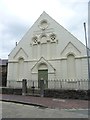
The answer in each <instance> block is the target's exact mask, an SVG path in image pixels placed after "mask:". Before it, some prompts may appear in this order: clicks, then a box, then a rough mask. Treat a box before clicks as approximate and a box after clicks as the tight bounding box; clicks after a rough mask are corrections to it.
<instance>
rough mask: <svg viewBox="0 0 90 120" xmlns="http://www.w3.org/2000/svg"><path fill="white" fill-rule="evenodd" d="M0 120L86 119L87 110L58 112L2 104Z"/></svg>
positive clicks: (28, 106) (21, 105)
mask: <svg viewBox="0 0 90 120" xmlns="http://www.w3.org/2000/svg"><path fill="white" fill-rule="evenodd" d="M0 103H1V102H0ZM0 115H1V114H0ZM0 117H1V116H0ZM2 118H88V110H87V109H84V110H83V109H82V110H75V109H71V110H68V109H61V110H60V109H50V108H40V107H35V106H30V105H23V104H16V103H11V102H2Z"/></svg>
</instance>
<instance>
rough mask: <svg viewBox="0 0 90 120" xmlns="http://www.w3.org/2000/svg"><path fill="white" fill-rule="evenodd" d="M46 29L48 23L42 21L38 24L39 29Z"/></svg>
mask: <svg viewBox="0 0 90 120" xmlns="http://www.w3.org/2000/svg"><path fill="white" fill-rule="evenodd" d="M47 27H48V22H47V20H42V21H41V22H40V28H41V29H43V30H44V29H46V28H47Z"/></svg>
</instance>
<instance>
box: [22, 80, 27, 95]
mask: <svg viewBox="0 0 90 120" xmlns="http://www.w3.org/2000/svg"><path fill="white" fill-rule="evenodd" d="M26 93H27V80H26V79H23V80H22V95H26Z"/></svg>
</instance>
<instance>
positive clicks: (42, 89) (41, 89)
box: [40, 80, 44, 97]
mask: <svg viewBox="0 0 90 120" xmlns="http://www.w3.org/2000/svg"><path fill="white" fill-rule="evenodd" d="M40 96H41V97H44V80H40Z"/></svg>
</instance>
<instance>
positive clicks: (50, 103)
mask: <svg viewBox="0 0 90 120" xmlns="http://www.w3.org/2000/svg"><path fill="white" fill-rule="evenodd" d="M0 100H1V101H5V102H15V103H21V104H26V105H34V106H39V107H42V108H43V107H44V108H51V109H55V108H58V109H89V103H90V101H88V100H75V99H74V100H73V99H59V98H47V97H34V96H25V95H12V94H10V95H7V94H3V95H2V94H0Z"/></svg>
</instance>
